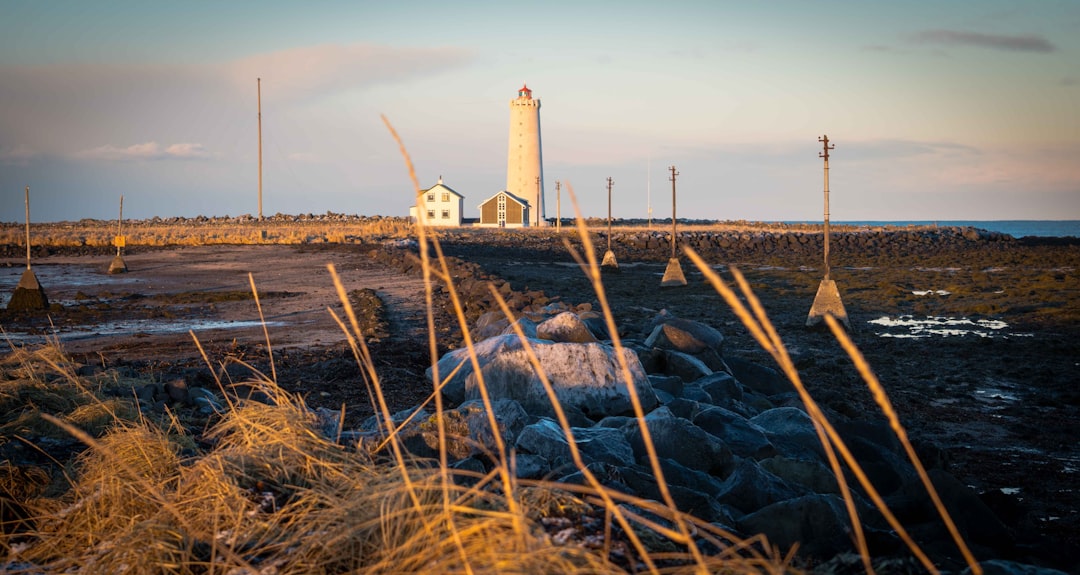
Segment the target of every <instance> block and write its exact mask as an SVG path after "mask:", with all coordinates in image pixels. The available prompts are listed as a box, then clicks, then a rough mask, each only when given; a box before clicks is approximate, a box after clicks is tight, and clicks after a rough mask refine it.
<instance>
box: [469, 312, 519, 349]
mask: <svg viewBox="0 0 1080 575" xmlns="http://www.w3.org/2000/svg"><path fill="white" fill-rule="evenodd" d="M508 325H510V320H508V319H507V315H505V313H503V312H502V311H501V310H497V311H485V312H484V313H481V316H480V317H478V318H476V323H475V325H474V326H473V331H472V336H473V338H474V339H475V340H477V342H480V340H481V339H487V338H488V337H494V336H496V335H499V334H501V333H503V330H505V329H507V326H508Z"/></svg>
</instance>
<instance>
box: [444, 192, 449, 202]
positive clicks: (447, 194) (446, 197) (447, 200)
mask: <svg viewBox="0 0 1080 575" xmlns="http://www.w3.org/2000/svg"><path fill="white" fill-rule="evenodd" d="M442 201H443V202H449V201H450V192H443V193H442Z"/></svg>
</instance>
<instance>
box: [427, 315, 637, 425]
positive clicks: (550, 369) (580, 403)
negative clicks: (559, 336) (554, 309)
mask: <svg viewBox="0 0 1080 575" xmlns="http://www.w3.org/2000/svg"><path fill="white" fill-rule="evenodd" d="M529 343H530V345H531V346H532V348H533V351H534V352H535V354H536V357H537V359H538V361H539V363H540V367H541V368H542V369H543V370H544V373H545V374H547V377H548V380H549V381H550V382H551V385H552V388H553V389H554V391H555V395H556V397H557V398H558V400H559V402H560V403H561V404H562V405H564V406H573V407H574V408H577V409H579V410H580V411H581V412H582V413H584V414H585V415H587V416H588V417H590V418H592V419H594V420H598V419H600V418H603V417H604V416H607V415H618V414H621V413H626V412H629V411H631V410H632V403H631V400H630V391H629V387H628V386H627V384H626V382H625V381H624V380H623V372H622V369H621V367H620V360H619V356H618V355H617V354H618V353H619V352H617V351H616V350H615V349H614V348H612V347H611V346H607V345H603V344H600V343H552V342H550V341H546V340H539V339H530V340H529ZM473 347H474V349H475V350H476V356H477V360H478V363H479V364H480V372H481V373H482V374H483V380H484V384H485V385H486V386H487V390H488V394H489V395H490V396H491V397H493V398H507V399H513V400H516V401H518V402H519V403H521V405H522V406H523V407H525V409H526V410H527V411H529V412H530V413H531V412H533V409H532V408H533V407H534V406H538V407H541V408H542V407H543V406H544V405H549V404H550V402H549V400H548V396H547V392H546V391H545V390H544V386H543V384H542V382H541V380H540V377H539V376H538V375H537V373H536V370H535V369H533V365H532V363H531V362H530V361H529V357H528V354H527V353H526V352H525V349H524V347H523V346H522V342H521V341H520V340H519V339H518V338H517V336H511V335H502V336H497V337H492V338H489V339H486V340H484V341H482V342H479V343H478V344H476V345H475V346H473ZM621 353H622V356H623V360H624V361H625V362H626V365H627V367H628V369H629V372H630V377H631V378H632V381H633V384H634V387H635V388H636V389H637V392H638V394H639V395H638V396H639V398H640V400H641V404H642V408H643V409H645V410H650V409H652V408H653V407H654V406H655V405H656V394H654V393H653V390H652V386H651V385H650V384H649V379H648V377H647V376H646V375H645V371H644V370H643V369H642V368H641V363H640V362H639V361H638V359H637V355H636V354H635V353H634V352H632V351H630V350H626V349H623V350H622V352H621ZM459 365H460V369H459V370H458V372H457V373H456V374H455V375H454V377H452V378H450V380H449V381H448V382H447V384H446V386H445V387H444V388H443V394H444V395H445V396H446V398H447V399H448V400H449V401H451V402H453V403H460V402H463V401H466V400H469V399H476V398H478V397H480V390H479V379H478V377H477V374H476V373H475V371H474V369H473V365H472V362H471V361H470V359H469V356H468V350H467V349H459V350H454V351H452V352H450V353H448V354H446V355H444V356H443V357H442V359H440V360H439V362H438V368H439V373H440V374H449V373H451V372H452V371H453V370H454V369H457V368H458V366H459ZM429 371H430V370H429Z"/></svg>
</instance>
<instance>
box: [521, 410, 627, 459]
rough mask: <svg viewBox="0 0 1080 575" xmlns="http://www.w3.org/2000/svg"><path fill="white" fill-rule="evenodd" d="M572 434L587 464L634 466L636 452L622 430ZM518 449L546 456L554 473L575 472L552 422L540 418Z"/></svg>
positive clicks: (586, 430)
mask: <svg viewBox="0 0 1080 575" xmlns="http://www.w3.org/2000/svg"><path fill="white" fill-rule="evenodd" d="M570 431H571V433H572V434H573V436H574V442H575V444H576V445H577V448H578V451H580V452H581V456H582V459H583V461H584V463H585V464H586V465H587V464H589V463H592V462H594V461H595V462H600V463H607V464H611V465H616V466H619V467H626V466H629V465H632V464H633V463H634V450H633V449H631V447H630V444H629V443H628V442H627V440H626V437H625V436H624V435H623V433H622V432H621V431H620V430H618V429H612V428H607V427H592V428H580V427H572V428H570ZM515 447H516V448H517V449H518V450H519V451H524V452H526V453H532V454H534V455H538V456H540V457H543V458H544V459H545V460H547V462H548V463H549V464H550V466H551V468H552V469H553V470H557V469H560V468H563V469H566V470H573V469H576V467H575V466H574V460H573V456H572V455H571V453H570V443H569V441H568V440H567V437H566V435H565V434H564V433H563V429H562V428H561V427H559V424H558V423H556V422H555V421H552V420H550V419H541V420H539V421H537V422H536V423H534V424H532V425H529V426H527V427H525V429H523V430H522V431H521V434H520V435H519V436H518V438H517V443H516V445H515Z"/></svg>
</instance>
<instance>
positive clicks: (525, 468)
mask: <svg viewBox="0 0 1080 575" xmlns="http://www.w3.org/2000/svg"><path fill="white" fill-rule="evenodd" d="M512 465H513V467H512V469H513V471H514V476H515V477H517V478H518V479H543V478H544V477H547V476H548V474H550V473H551V465H550V464H548V460H547V459H544V458H543V457H540V456H539V455H534V454H532V453H515V454H514V460H513V462H512Z"/></svg>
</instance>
